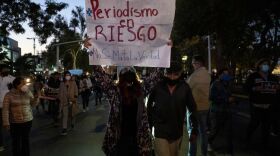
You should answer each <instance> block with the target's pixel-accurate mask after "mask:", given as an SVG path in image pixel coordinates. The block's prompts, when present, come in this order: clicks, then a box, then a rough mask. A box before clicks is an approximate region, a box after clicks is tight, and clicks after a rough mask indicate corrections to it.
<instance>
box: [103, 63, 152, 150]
mask: <svg viewBox="0 0 280 156" xmlns="http://www.w3.org/2000/svg"><path fill="white" fill-rule="evenodd" d="M102 77H103V78H102V80H103V82H102V83H103V85H102V86H103V87H104V88H103V90H104V93H106V94H107V96H108V99H109V100H108V101H109V102H110V106H111V108H110V114H109V120H108V123H107V128H106V132H105V137H104V141H103V146H102V149H103V151H104V153H105V154H106V155H107V156H152V142H151V132H150V129H149V124H148V116H147V111H146V108H145V104H144V95H143V92H142V87H141V84H140V81H139V79H138V78H137V75H136V71H135V69H134V68H133V67H124V68H123V69H122V70H120V74H119V78H118V82H117V84H115V85H114V83H113V81H112V80H111V78H109V75H106V74H103V76H102Z"/></svg>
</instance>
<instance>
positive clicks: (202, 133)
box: [187, 111, 208, 156]
mask: <svg viewBox="0 0 280 156" xmlns="http://www.w3.org/2000/svg"><path fill="white" fill-rule="evenodd" d="M207 113H208V111H198V112H197V120H198V132H199V133H198V137H200V143H201V153H202V155H203V156H207V145H208V137H207V132H206V130H207ZM188 117H189V115H188ZM187 123H188V124H187V129H188V133H189V135H190V134H191V131H192V129H191V127H190V124H189V119H188V120H187ZM196 153H197V141H195V142H193V143H189V152H188V156H196Z"/></svg>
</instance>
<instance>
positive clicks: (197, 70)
mask: <svg viewBox="0 0 280 156" xmlns="http://www.w3.org/2000/svg"><path fill="white" fill-rule="evenodd" d="M204 64H205V61H204V58H203V57H202V56H200V55H196V56H194V57H193V59H192V66H193V68H194V72H193V73H192V74H191V76H190V77H189V79H188V80H187V82H188V84H189V85H190V88H191V90H192V94H193V97H194V99H195V102H196V105H197V119H198V128H199V135H200V138H201V153H202V155H203V156H207V145H208V140H207V133H206V129H207V122H206V121H207V113H208V110H209V88H210V81H211V77H210V74H209V73H208V71H207V70H206V68H205V67H204ZM188 130H189V134H191V133H190V132H191V130H192V127H188ZM196 151H197V142H196V141H194V142H192V143H190V144H189V153H188V155H189V156H196Z"/></svg>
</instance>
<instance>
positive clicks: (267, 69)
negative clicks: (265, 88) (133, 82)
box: [261, 64, 269, 73]
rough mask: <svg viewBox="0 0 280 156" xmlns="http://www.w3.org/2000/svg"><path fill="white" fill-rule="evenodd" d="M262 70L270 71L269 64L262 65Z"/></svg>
mask: <svg viewBox="0 0 280 156" xmlns="http://www.w3.org/2000/svg"><path fill="white" fill-rule="evenodd" d="M261 71H262V72H264V73H267V72H268V71H269V65H267V64H264V65H262V66H261Z"/></svg>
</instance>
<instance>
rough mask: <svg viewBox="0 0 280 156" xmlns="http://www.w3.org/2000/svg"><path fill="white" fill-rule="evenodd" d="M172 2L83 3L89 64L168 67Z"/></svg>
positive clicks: (99, 0) (100, 0)
mask: <svg viewBox="0 0 280 156" xmlns="http://www.w3.org/2000/svg"><path fill="white" fill-rule="evenodd" d="M175 2H176V1H172V0H86V22H87V34H88V36H89V37H90V38H91V39H90V40H89V42H90V44H89V45H90V47H89V62H90V64H91V65H118V66H146V67H169V65H170V53H171V46H170V45H168V43H169V42H170V40H169V38H170V34H171V30H172V26H173V20H174V16H175Z"/></svg>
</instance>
